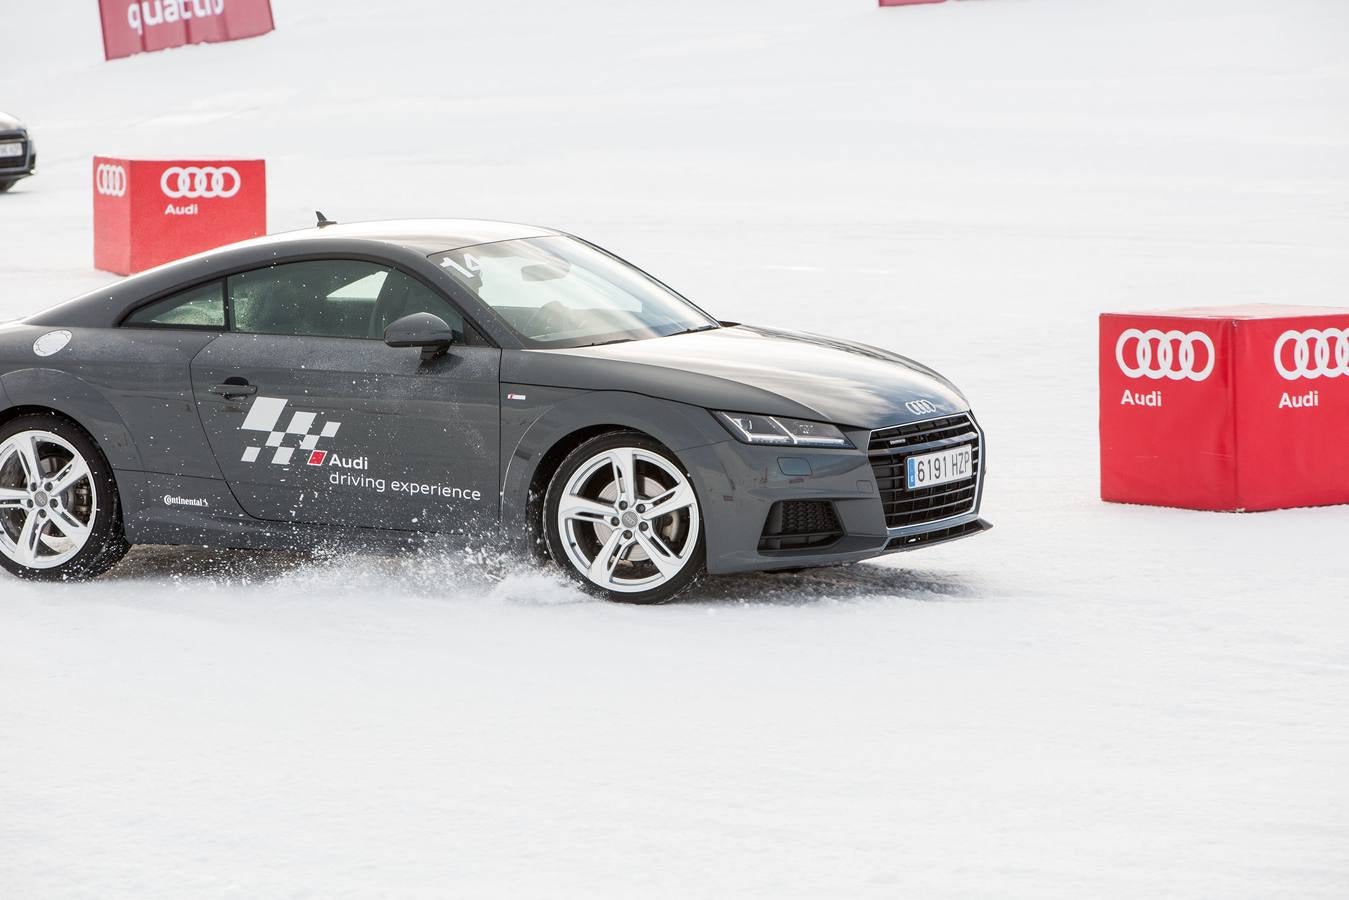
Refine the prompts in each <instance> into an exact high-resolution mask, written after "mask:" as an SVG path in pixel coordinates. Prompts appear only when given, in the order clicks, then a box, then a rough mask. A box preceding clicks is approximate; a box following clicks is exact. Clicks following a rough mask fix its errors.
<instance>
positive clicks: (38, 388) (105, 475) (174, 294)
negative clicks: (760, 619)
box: [0, 220, 989, 603]
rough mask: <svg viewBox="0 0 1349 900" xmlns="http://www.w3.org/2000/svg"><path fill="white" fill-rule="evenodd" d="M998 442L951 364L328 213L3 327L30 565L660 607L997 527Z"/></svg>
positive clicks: (1, 551)
mask: <svg viewBox="0 0 1349 900" xmlns="http://www.w3.org/2000/svg"><path fill="white" fill-rule="evenodd" d="M984 456H985V455H984V438H983V433H982V432H981V430H980V428H979V425H978V423H977V422H976V421H975V418H974V415H973V413H972V412H971V411H970V407H969V404H968V403H967V402H966V400H965V398H964V396H962V395H961V393H960V392H959V391H958V390H956V388H955V387H953V386H952V384H951V383H950V382H949V381H947V380H946V379H944V378H942V377H941V376H940V375H938V374H937V373H935V372H933V371H932V370H930V369H927V368H925V367H923V366H921V365H919V364H918V363H915V362H913V361H912V360H909V359H906V358H904V357H902V356H898V355H895V354H893V353H889V352H887V351H884V350H878V349H876V348H874V347H869V346H866V345H863V344H856V343H852V342H850V341H841V340H836V339H832V338H825V337H818V336H814V335H807V334H796V333H791V332H786V331H778V330H775V329H771V328H761V327H754V326H749V325H741V324H736V323H732V322H721V321H718V320H717V319H715V318H713V317H712V316H710V315H708V314H707V313H705V312H703V311H702V310H701V309H699V308H698V307H697V306H695V305H694V304H692V303H690V302H689V301H688V300H685V299H684V298H683V297H681V296H680V295H679V294H677V293H675V292H674V291H673V290H671V289H670V288H668V287H666V286H665V285H664V284H662V283H660V282H659V281H657V280H655V279H654V278H652V277H651V276H649V275H647V274H645V273H644V272H642V271H640V270H639V269H637V268H635V267H633V266H632V265H630V264H628V263H626V262H624V261H623V260H621V259H618V258H617V257H615V256H613V255H612V254H610V253H607V252H605V251H604V250H601V249H600V248H598V247H596V246H594V245H593V244H590V243H587V242H586V241H584V240H580V239H578V238H576V237H573V236H570V235H567V234H563V233H561V232H558V231H554V230H550V229H547V228H533V227H527V226H522V225H511V224H505V223H500V222H480V221H461V220H443V221H442V220H437V221H406V222H381V223H368V224H353V225H331V224H330V225H328V226H327V227H319V228H313V229H309V230H305V231H300V232H294V233H289V234H283V235H279V236H273V237H267V238H260V239H257V240H252V241H246V242H243V243H240V244H233V245H230V246H228V247H222V248H220V249H218V250H213V251H211V252H209V253H204V254H201V255H198V256H194V257H191V258H188V259H184V260H181V261H179V262H174V263H170V264H168V265H165V266H161V267H159V268H157V269H152V270H150V271H148V272H144V273H142V274H140V275H135V276H133V277H131V278H127V279H124V280H122V281H119V282H117V283H115V284H113V285H111V286H110V287H106V288H103V289H101V290H98V291H95V292H93V293H91V294H88V295H86V296H83V297H80V298H78V299H75V300H72V301H70V302H67V303H64V304H62V305H60V306H57V307H55V308H53V309H50V310H48V311H46V312H43V313H40V314H38V315H35V316H31V317H30V318H27V319H24V320H22V321H19V322H12V323H9V324H6V325H4V326H0V564H3V565H4V567H5V568H6V569H8V570H9V571H10V572H12V573H13V574H15V575H18V576H20V577H24V578H34V579H77V578H91V577H94V576H97V575H99V574H100V573H102V572H104V571H105V570H107V569H108V568H109V567H111V566H112V565H113V564H114V563H116V562H117V561H118V560H119V559H120V558H121V557H122V555H123V554H124V553H125V552H126V549H127V547H128V546H129V545H131V544H196V545H209V546H217V547H234V548H255V549H301V548H312V547H316V546H338V547H353V546H369V545H387V544H417V543H419V542H421V541H423V540H425V538H426V536H428V535H435V536H437V539H438V540H444V539H446V536H448V538H449V539H450V540H465V541H472V542H474V543H475V544H477V545H481V544H482V543H483V542H484V541H486V540H491V541H497V542H500V543H501V544H503V545H505V546H507V547H508V548H515V549H517V550H518V551H519V552H521V553H534V554H537V555H539V556H542V557H544V558H548V559H551V560H552V561H553V562H555V563H556V564H557V565H559V566H561V567H562V569H563V570H565V571H566V572H567V573H568V574H569V575H570V576H571V577H573V578H574V579H576V580H577V581H578V582H579V583H581V584H582V585H583V586H585V587H586V588H588V589H590V590H592V591H594V592H596V593H599V594H601V595H603V596H606V597H608V598H610V599H614V600H624V601H630V602H644V603H645V602H660V601H664V600H668V599H670V598H672V597H674V596H675V595H677V594H678V593H679V592H680V591H681V590H683V589H684V588H686V587H688V586H689V585H690V584H691V583H692V582H693V581H694V580H695V579H696V578H698V577H699V576H700V575H701V574H702V573H703V572H707V573H711V574H717V573H726V572H743V571H752V570H764V569H787V568H801V567H808V566H822V565H834V564H838V563H849V562H854V561H857V560H863V559H867V558H869V557H874V556H878V555H880V554H883V553H888V552H892V551H897V550H912V549H915V548H918V547H923V546H929V545H932V544H936V543H940V542H943V541H949V540H953V539H956V538H961V537H965V536H967V535H972V534H976V533H978V532H980V531H983V530H984V529H986V528H988V527H989V526H988V524H987V523H986V522H984V521H983V520H982V519H980V517H979V504H980V500H981V494H982V487H983V471H984V464H985V458H984Z"/></svg>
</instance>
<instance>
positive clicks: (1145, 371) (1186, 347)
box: [1115, 328, 1217, 381]
mask: <svg viewBox="0 0 1349 900" xmlns="http://www.w3.org/2000/svg"><path fill="white" fill-rule="evenodd" d="M1201 346H1202V347H1203V348H1204V351H1205V352H1204V354H1203V360H1202V361H1201V360H1200V359H1199V356H1200V354H1199V353H1197V352H1196V348H1198V347H1201ZM1130 360H1132V362H1130ZM1216 360H1217V357H1216V354H1215V353H1214V351H1213V341H1212V339H1211V338H1209V336H1208V335H1206V334H1204V333H1203V332H1202V331H1191V332H1188V333H1187V332H1184V331H1161V330H1159V329H1156V328H1152V329H1149V330H1147V331H1140V330H1139V329H1137V328H1130V329H1127V330H1126V331H1125V332H1124V333H1123V334H1121V335H1120V336H1119V341H1118V342H1117V343H1116V344H1115V361H1116V362H1117V363H1119V370H1120V371H1121V372H1123V373H1124V374H1125V375H1126V376H1128V377H1129V378H1151V379H1153V380H1154V381H1157V380H1160V379H1162V378H1169V379H1171V380H1172V381H1181V380H1183V379H1186V378H1188V379H1190V380H1191V381H1203V380H1204V379H1205V378H1208V377H1209V375H1211V374H1213V366H1214V363H1215V362H1216ZM1201 362H1202V365H1201V364H1200V363H1201Z"/></svg>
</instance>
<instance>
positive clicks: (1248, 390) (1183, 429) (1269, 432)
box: [1100, 306, 1349, 511]
mask: <svg viewBox="0 0 1349 900" xmlns="http://www.w3.org/2000/svg"><path fill="white" fill-rule="evenodd" d="M1100 392H1101V393H1100V409H1101V497H1102V499H1104V500H1110V501H1116V502H1120V503H1146V504H1152V505H1156V506H1178V507H1185V508H1188V509H1206V510H1230V511H1254V510H1267V509H1280V508H1285V507H1294V506H1324V505H1327V504H1333V503H1349V456H1347V455H1346V452H1345V448H1346V447H1349V309H1326V308H1313V307H1283V306H1244V307H1232V308H1226V309H1197V310H1179V311H1174V312H1159V313H1139V314H1118V313H1107V314H1105V315H1103V316H1101V322H1100Z"/></svg>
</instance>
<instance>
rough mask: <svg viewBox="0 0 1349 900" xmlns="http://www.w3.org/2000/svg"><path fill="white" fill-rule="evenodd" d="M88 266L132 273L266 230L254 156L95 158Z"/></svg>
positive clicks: (262, 174)
mask: <svg viewBox="0 0 1349 900" xmlns="http://www.w3.org/2000/svg"><path fill="white" fill-rule="evenodd" d="M93 177H94V265H95V266H97V267H98V268H100V269H105V270H107V271H109V272H116V273H117V274H119V275H130V274H131V273H133V272H140V271H142V270H144V269H148V268H150V267H152V266H157V265H159V264H160V263H166V262H170V261H172V260H175V259H181V258H182V257H184V256H191V255H192V254H193V253H200V252H202V251H203V250H210V249H211V248H213V247H219V246H220V245H222V244H228V243H232V242H234V241H239V240H244V239H245V238H251V237H257V236H259V235H262V234H266V233H267V167H266V163H265V162H264V161H263V160H260V159H231V160H148V159H114V158H111V157H105V156H96V157H94V169H93Z"/></svg>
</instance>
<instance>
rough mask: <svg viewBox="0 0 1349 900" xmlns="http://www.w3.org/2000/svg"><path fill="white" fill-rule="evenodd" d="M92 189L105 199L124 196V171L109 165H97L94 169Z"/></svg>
mask: <svg viewBox="0 0 1349 900" xmlns="http://www.w3.org/2000/svg"><path fill="white" fill-rule="evenodd" d="M94 188H95V189H96V190H97V191H98V192H99V193H100V194H102V195H103V196H105V197H122V196H125V195H126V169H124V168H123V167H121V166H115V165H112V164H111V163H99V165H98V168H96V169H94Z"/></svg>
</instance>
